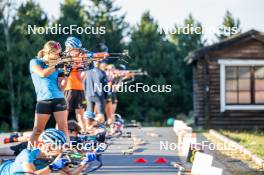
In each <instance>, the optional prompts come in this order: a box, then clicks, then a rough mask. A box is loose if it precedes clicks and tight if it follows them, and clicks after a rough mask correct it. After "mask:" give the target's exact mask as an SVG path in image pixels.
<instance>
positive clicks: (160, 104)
mask: <svg viewBox="0 0 264 175" xmlns="http://www.w3.org/2000/svg"><path fill="white" fill-rule="evenodd" d="M158 28H159V26H158V24H157V22H156V21H155V20H154V19H153V18H152V17H151V15H150V13H149V12H145V13H144V14H143V16H142V18H141V21H140V23H139V24H138V25H137V26H136V27H135V28H134V29H133V31H132V34H131V42H130V43H129V50H130V52H131V57H132V58H133V61H131V62H130V63H129V66H130V67H131V68H142V69H143V70H146V71H147V72H148V73H149V76H148V77H138V78H137V82H140V83H143V84H146V85H160V86H162V85H172V92H169V93H152V92H143V91H140V92H138V93H136V94H135V93H121V94H120V105H119V106H120V108H119V110H120V113H124V114H129V116H127V117H128V118H130V119H137V120H139V121H143V122H146V123H152V122H154V121H157V122H160V124H161V123H163V121H164V120H165V117H166V116H168V115H170V114H173V113H175V112H177V111H178V110H180V109H179V108H180V106H177V103H180V100H181V99H179V98H178V95H179V91H178V90H177V89H179V86H178V81H179V79H177V78H179V77H180V75H179V76H177V75H176V74H177V73H180V72H177V64H176V63H177V62H176V61H175V59H176V54H177V52H176V47H175V46H174V45H173V44H172V43H170V42H169V41H168V40H167V39H166V38H165V36H164V35H162V34H160V33H159V32H158ZM170 99H173V100H170Z"/></svg>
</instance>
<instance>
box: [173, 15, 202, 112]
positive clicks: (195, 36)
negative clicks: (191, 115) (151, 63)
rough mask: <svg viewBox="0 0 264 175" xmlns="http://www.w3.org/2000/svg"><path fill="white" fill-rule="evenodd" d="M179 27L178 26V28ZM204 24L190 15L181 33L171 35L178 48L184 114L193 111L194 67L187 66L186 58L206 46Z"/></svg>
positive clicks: (178, 66)
mask: <svg viewBox="0 0 264 175" xmlns="http://www.w3.org/2000/svg"><path fill="white" fill-rule="evenodd" d="M176 27H177V26H176ZM185 27H186V28H189V33H187V34H186V33H184V32H183V29H184V28H185ZM195 28H196V29H197V30H196V32H191V31H192V30H193V29H195ZM202 32H203V31H202V24H201V23H200V22H198V21H196V20H195V19H194V18H193V16H192V15H191V14H190V15H189V16H188V17H187V18H186V19H185V20H184V24H183V27H181V28H180V31H179V32H177V33H175V34H171V35H170V41H171V42H173V43H174V44H175V46H176V48H177V53H178V57H177V69H178V72H180V74H181V76H180V78H181V80H180V81H179V83H180V91H181V95H182V103H183V104H184V106H182V109H183V111H182V112H185V113H186V112H188V111H190V110H191V109H192V67H191V66H189V65H187V64H186V62H185V61H184V58H185V57H186V56H187V55H188V54H189V52H191V51H193V50H196V49H198V48H201V47H203V46H204V45H205V42H206V41H205V40H203V38H202V37H203V36H202Z"/></svg>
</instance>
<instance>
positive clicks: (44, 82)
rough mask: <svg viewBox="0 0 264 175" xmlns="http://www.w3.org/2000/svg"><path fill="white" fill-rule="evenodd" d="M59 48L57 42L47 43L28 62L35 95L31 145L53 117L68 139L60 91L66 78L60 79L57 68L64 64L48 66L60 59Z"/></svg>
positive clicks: (63, 101)
mask: <svg viewBox="0 0 264 175" xmlns="http://www.w3.org/2000/svg"><path fill="white" fill-rule="evenodd" d="M60 53H61V46H60V44H59V43H58V42H55V41H48V42H47V43H46V44H45V45H44V47H43V49H42V50H40V51H39V52H38V56H37V57H36V58H33V59H32V60H31V61H30V73H31V78H32V81H33V84H34V87H35V91H36V94H37V104H36V110H35V121H34V127H33V132H32V135H31V137H30V142H31V144H34V142H35V141H37V140H38V137H39V135H40V134H41V133H42V132H43V130H44V129H45V126H46V124H47V122H48V120H49V118H50V115H52V114H53V115H54V117H55V120H56V123H57V125H58V129H59V130H61V131H63V132H64V133H65V135H66V136H67V137H68V127H67V116H68V111H67V109H66V107H67V106H66V101H65V99H64V95H63V92H62V90H61V89H63V88H64V87H63V86H65V83H66V81H67V77H61V76H60V75H61V74H60V72H59V71H58V69H59V68H64V64H63V63H61V62H59V63H57V64H55V65H54V66H49V62H51V61H53V60H58V59H59V58H60Z"/></svg>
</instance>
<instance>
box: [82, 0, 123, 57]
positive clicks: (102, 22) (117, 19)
mask: <svg viewBox="0 0 264 175" xmlns="http://www.w3.org/2000/svg"><path fill="white" fill-rule="evenodd" d="M120 10H121V8H120V7H117V6H116V5H115V4H114V1H112V0H91V3H90V5H88V8H87V9H86V15H87V20H88V23H87V25H88V26H92V27H101V28H105V34H97V35H89V36H88V46H89V47H88V48H90V49H91V50H96V49H97V46H98V44H99V43H101V42H103V43H105V44H106V45H107V46H108V47H109V51H111V52H120V51H121V50H122V49H123V47H124V43H123V42H122V40H123V38H124V35H126V33H125V32H126V29H127V27H128V24H127V23H126V22H125V14H120Z"/></svg>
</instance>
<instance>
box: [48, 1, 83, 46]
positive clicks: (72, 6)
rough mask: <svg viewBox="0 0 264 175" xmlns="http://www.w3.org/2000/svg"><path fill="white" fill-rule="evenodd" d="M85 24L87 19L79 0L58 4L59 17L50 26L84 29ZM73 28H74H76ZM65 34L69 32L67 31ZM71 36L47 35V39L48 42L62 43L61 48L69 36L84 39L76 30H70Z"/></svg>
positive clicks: (63, 34)
mask: <svg viewBox="0 0 264 175" xmlns="http://www.w3.org/2000/svg"><path fill="white" fill-rule="evenodd" d="M86 23H87V19H86V17H85V13H84V6H83V5H82V3H81V1H80V0H64V2H63V3H61V4H60V16H59V18H58V19H57V20H55V21H53V22H52V26H55V25H57V26H59V25H60V26H61V27H62V28H63V27H70V26H71V25H72V26H73V25H75V26H76V27H77V26H78V27H84V26H85V25H86ZM76 27H75V28H76ZM66 32H70V30H67V31H66ZM72 32H73V33H72V34H70V33H69V34H66V33H62V34H56V35H54V34H49V35H48V36H46V37H47V39H48V40H56V41H58V42H60V43H62V46H63V44H64V42H65V40H66V38H67V37H69V36H78V37H79V38H81V39H82V38H83V39H84V38H85V36H84V34H80V35H79V34H78V33H77V32H76V30H72Z"/></svg>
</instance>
